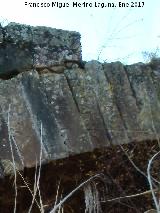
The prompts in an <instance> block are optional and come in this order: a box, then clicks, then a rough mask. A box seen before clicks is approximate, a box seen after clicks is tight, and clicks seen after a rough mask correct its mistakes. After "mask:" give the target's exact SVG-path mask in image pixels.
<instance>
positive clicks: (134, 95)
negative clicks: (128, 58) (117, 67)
mask: <svg viewBox="0 0 160 213" xmlns="http://www.w3.org/2000/svg"><path fill="white" fill-rule="evenodd" d="M123 67H124V71H125V74H126V76H127V79H128V82H129V85H130V89H131V92H132V96H133V97H134V99H135V101H136V106H137V108H138V109H139V110H140V107H139V104H138V100H137V95H136V92H135V90H134V88H133V85H132V82H131V81H130V79H129V74H128V71H127V67H126V66H123Z"/></svg>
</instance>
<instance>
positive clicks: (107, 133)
mask: <svg viewBox="0 0 160 213" xmlns="http://www.w3.org/2000/svg"><path fill="white" fill-rule="evenodd" d="M97 110H98V112H99V115H100V118H101V120H102V123H103V126H104V129H105V133H106V136H107V138H108V140H109V142H110V144H112V136H111V134H110V133H109V131H108V128H107V126H106V123H105V120H104V117H103V114H102V112H101V109H100V106H99V103H98V101H97Z"/></svg>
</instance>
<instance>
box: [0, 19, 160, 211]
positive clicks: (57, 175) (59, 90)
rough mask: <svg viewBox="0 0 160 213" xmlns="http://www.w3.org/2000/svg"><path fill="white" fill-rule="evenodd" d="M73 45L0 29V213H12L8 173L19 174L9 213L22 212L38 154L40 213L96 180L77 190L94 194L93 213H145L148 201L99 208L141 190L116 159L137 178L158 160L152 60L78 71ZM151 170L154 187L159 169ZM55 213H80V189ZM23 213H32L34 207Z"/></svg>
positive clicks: (159, 92)
mask: <svg viewBox="0 0 160 213" xmlns="http://www.w3.org/2000/svg"><path fill="white" fill-rule="evenodd" d="M79 39H80V35H79V34H78V33H75V32H68V31H62V30H56V29H51V28H46V27H30V26H26V25H18V24H15V23H14V24H13V23H12V24H10V25H8V26H6V27H5V28H2V27H0V212H5V213H10V212H12V211H13V209H14V200H15V190H14V186H15V184H13V182H12V179H13V178H14V177H15V176H14V164H15V169H16V170H21V171H20V172H21V173H19V172H17V176H16V178H17V181H16V183H17V199H16V201H17V203H16V207H17V209H16V212H17V213H22V212H28V209H29V207H30V204H31V202H32V199H33V196H32V195H31V194H30V192H29V189H31V191H32V189H33V188H35V182H34V181H35V175H36V174H37V173H39V172H37V169H39V168H40V167H37V163H38V164H39V165H40V156H41V155H40V153H42V156H41V161H42V167H41V172H40V173H39V174H40V183H39V187H40V188H39V189H40V192H41V193H40V194H41V198H42V201H43V202H42V203H43V205H44V206H43V207H44V212H49V211H50V210H51V209H52V208H53V205H54V203H55V201H56V199H57V192H58V195H59V197H58V201H60V200H61V199H62V197H64V196H65V195H66V194H68V193H70V192H71V191H72V190H73V189H74V188H75V187H77V185H78V184H80V183H82V182H83V181H85V180H86V179H88V178H89V177H92V176H93V175H95V174H99V173H103V175H105V177H104V176H103V178H102V179H100V180H95V182H94V181H92V182H91V183H90V185H88V186H86V187H91V186H92V187H93V188H88V189H90V191H88V192H89V193H90V192H91V191H92V192H93V193H94V192H95V188H96V190H98V191H97V192H99V193H97V194H96V197H97V195H98V194H99V195H100V199H99V200H102V203H101V205H102V206H101V207H102V211H101V212H104V213H106V212H111V213H112V212H133V213H134V212H144V211H146V210H147V209H151V208H153V205H152V198H151V197H149V198H148V195H146V197H143V198H142V197H137V198H134V199H135V200H131V202H130V200H129V199H128V200H125V205H124V203H123V201H122V202H119V200H118V202H117V203H116V202H111V203H110V202H108V201H107V200H108V199H112V198H115V197H117V196H125V195H130V194H137V193H140V188H141V190H142V192H143V191H145V190H148V182H147V181H146V177H143V176H140V175H139V173H138V172H137V171H136V170H135V168H134V167H133V165H132V164H131V163H130V161H129V160H128V158H127V157H126V153H128V155H129V156H130V157H132V160H133V162H135V164H136V165H139V166H140V169H141V170H142V171H144V172H145V171H146V167H147V163H148V160H149V159H150V158H151V157H152V156H153V154H155V153H156V152H157V151H159V146H158V143H157V141H159V138H160V84H159V82H160V59H153V60H152V61H151V62H150V63H149V64H143V63H137V64H133V65H128V66H125V65H123V64H122V63H120V62H115V63H103V64H102V63H100V62H98V61H90V62H83V61H82V59H81V45H80V40H79ZM66 61H67V63H66ZM131 142H132V143H131ZM137 142H138V143H137ZM120 144H123V146H122V147H123V149H124V150H126V153H124V152H123V151H122V148H121V147H120V146H118V145H120ZM113 145H114V146H113ZM115 145H116V146H115ZM41 151H42V152H41ZM156 169H157V170H158V171H157V170H156ZM155 171H157V172H155V173H154V175H156V176H155V177H157V178H156V179H157V180H158V177H159V161H157V162H156V164H155ZM20 174H21V175H20ZM8 175H9V176H8ZM59 183H60V188H59V191H58V190H57V188H58V184H59ZM104 183H105V186H104ZM126 183H127V184H126ZM26 184H28V185H27V187H26ZM102 185H103V186H102ZM84 190H85V188H84ZM123 190H124V191H123ZM88 196H91V195H90V194H89V195H88ZM36 199H37V200H38V202H39V198H38V193H37V195H36ZM104 201H105V202H104ZM93 205H95V202H93ZM77 206H78V209H77ZM63 207H64V212H65V213H71V212H73V213H84V212H85V206H84V193H83V191H82V189H81V190H80V191H79V192H78V193H77V194H76V195H75V197H73V198H72V199H69V200H68V202H66V203H65V204H64V205H63ZM31 212H35V213H36V212H42V211H40V210H39V208H38V205H37V204H36V203H34V205H33V209H32V211H31Z"/></svg>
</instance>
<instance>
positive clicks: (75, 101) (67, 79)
mask: <svg viewBox="0 0 160 213" xmlns="http://www.w3.org/2000/svg"><path fill="white" fill-rule="evenodd" d="M64 76H65V78H66V81H67V84H68V87H69V90H70V91H71V94H72V98H73V101H74V103H75V105H76V108H77V111H78V112H79V113H80V108H79V106H78V102H77V100H76V97H75V95H74V91H73V88H72V86H71V84H70V80H69V78H68V76H67V75H66V74H65V73H64Z"/></svg>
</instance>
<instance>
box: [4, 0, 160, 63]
mask: <svg viewBox="0 0 160 213" xmlns="http://www.w3.org/2000/svg"><path fill="white" fill-rule="evenodd" d="M73 1H74V0H68V1H67V0H62V1H58V2H65V3H67V2H68V3H69V5H70V6H69V7H68V8H56V7H54V8H52V7H51V8H30V7H28V6H25V2H49V3H51V2H52V0H46V1H42V0H33V1H32V0H29V1H27V0H13V1H11V0H0V21H1V22H3V21H4V19H7V20H8V22H18V23H24V24H29V25H33V26H38V25H40V26H49V27H53V28H58V29H65V30H75V31H79V32H80V33H81V35H82V40H81V42H82V51H83V60H91V59H98V57H99V60H100V61H108V62H109V61H116V60H120V61H121V62H123V63H128V64H129V63H134V62H138V61H143V56H142V51H151V52H155V51H156V49H157V48H160V27H159V26H160V24H159V23H160V0H143V1H144V6H143V7H140V8H130V7H129V8H118V7H116V8H107V7H106V8H95V7H92V8H90V7H88V8H84V7H82V8H73V6H72V2H73ZM74 2H76V0H75V1H74ZM77 2H78V3H83V2H90V3H92V4H93V5H94V2H96V3H98V2H101V3H107V2H115V3H118V2H119V1H118V0H111V1H106V0H103V1H102V0H100V1H98V0H85V1H83V0H77ZM122 2H128V3H131V2H133V0H123V1H122ZM137 2H138V1H137ZM140 2H142V1H140ZM6 23H7V22H6V21H4V24H6Z"/></svg>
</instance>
